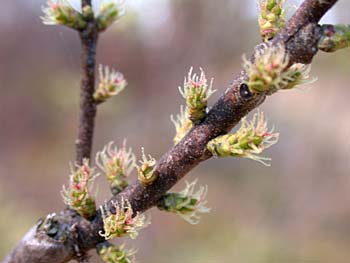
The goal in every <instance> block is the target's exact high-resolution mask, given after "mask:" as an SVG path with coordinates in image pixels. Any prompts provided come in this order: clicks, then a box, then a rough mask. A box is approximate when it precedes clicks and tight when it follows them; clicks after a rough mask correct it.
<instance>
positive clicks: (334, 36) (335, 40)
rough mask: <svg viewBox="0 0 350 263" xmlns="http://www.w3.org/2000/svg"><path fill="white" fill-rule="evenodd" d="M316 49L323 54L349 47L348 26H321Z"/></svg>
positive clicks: (349, 31)
mask: <svg viewBox="0 0 350 263" xmlns="http://www.w3.org/2000/svg"><path fill="white" fill-rule="evenodd" d="M318 47H319V49H320V50H322V51H324V52H335V51H337V50H339V49H343V48H347V47H350V25H322V37H321V39H320V41H319V42H318Z"/></svg>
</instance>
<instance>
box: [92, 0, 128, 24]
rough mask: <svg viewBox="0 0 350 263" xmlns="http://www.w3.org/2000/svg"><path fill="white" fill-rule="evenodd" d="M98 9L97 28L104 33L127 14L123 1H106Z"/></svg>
mask: <svg viewBox="0 0 350 263" xmlns="http://www.w3.org/2000/svg"><path fill="white" fill-rule="evenodd" d="M98 9H99V11H98V12H97V14H96V20H97V28H98V30H99V31H104V30H106V29H107V28H108V27H109V26H110V25H112V24H113V23H114V22H116V21H117V20H118V19H119V18H120V17H121V16H122V15H123V14H124V13H125V4H124V1H123V0H104V1H102V3H101V4H100V6H99V7H98Z"/></svg>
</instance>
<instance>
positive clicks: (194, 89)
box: [179, 68, 215, 123]
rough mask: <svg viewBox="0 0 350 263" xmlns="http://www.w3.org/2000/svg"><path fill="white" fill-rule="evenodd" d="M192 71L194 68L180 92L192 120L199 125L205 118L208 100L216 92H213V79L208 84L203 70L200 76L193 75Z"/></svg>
mask: <svg viewBox="0 0 350 263" xmlns="http://www.w3.org/2000/svg"><path fill="white" fill-rule="evenodd" d="M192 70H193V68H191V69H190V71H189V72H188V76H187V79H186V78H185V80H184V86H183V88H182V87H179V91H180V93H181V95H182V97H183V98H184V99H185V100H186V106H187V112H188V115H189V118H190V120H191V121H192V122H194V123H198V122H200V121H201V120H202V119H203V118H204V117H205V115H206V110H207V104H208V99H209V97H210V96H211V95H212V94H213V93H214V92H215V90H212V86H213V79H211V81H210V83H209V84H208V81H207V79H206V77H205V74H204V71H203V69H202V68H200V71H201V74H200V75H199V76H197V75H196V74H193V75H192Z"/></svg>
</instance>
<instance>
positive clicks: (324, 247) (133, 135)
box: [0, 0, 350, 263]
mask: <svg viewBox="0 0 350 263" xmlns="http://www.w3.org/2000/svg"><path fill="white" fill-rule="evenodd" d="M288 2H289V3H288V6H289V8H288V11H289V13H292V12H293V11H294V10H295V8H296V6H297V5H298V4H299V3H300V1H288ZM127 3H128V11H127V13H126V15H125V16H124V17H123V18H122V19H121V20H120V21H119V22H118V23H117V24H116V25H114V26H113V27H112V28H110V29H109V30H108V31H107V32H106V33H103V34H102V35H101V37H100V41H99V46H98V55H97V60H98V63H103V64H106V65H110V66H112V67H114V68H116V69H118V70H120V71H121V72H123V73H124V75H125V77H126V78H127V80H128V82H129V86H128V87H127V89H126V90H125V91H123V92H122V93H121V94H120V95H119V96H118V97H115V98H113V99H111V100H109V101H108V103H105V104H103V105H101V106H99V111H98V118H97V127H96V133H95V142H94V151H95V152H96V151H99V150H100V149H101V148H102V147H103V146H104V145H105V144H106V143H108V142H109V141H115V142H116V143H117V144H121V142H122V141H123V139H124V138H127V139H128V145H129V146H131V147H132V148H133V149H134V151H135V153H136V154H137V156H138V157H140V155H141V150H140V149H141V146H143V147H145V149H146V152H147V153H151V154H152V155H153V156H154V157H156V158H159V157H160V156H161V155H162V154H163V153H164V152H166V151H167V150H168V149H169V148H170V147H171V146H172V138H173V136H174V127H173V124H172V123H171V121H170V118H169V116H170V115H171V114H176V113H178V112H179V108H180V105H181V104H183V100H182V98H181V96H180V94H179V93H178V90H177V87H178V86H179V85H182V83H183V77H184V76H185V75H186V73H187V72H188V70H189V68H190V67H191V66H194V67H195V69H196V70H197V69H198V67H199V66H201V67H203V68H204V70H205V71H206V73H207V77H209V78H211V77H214V78H215V80H214V86H215V88H216V89H218V92H217V93H215V94H214V95H213V97H212V98H211V100H210V103H211V104H212V103H213V102H214V101H215V100H216V99H217V98H218V96H219V95H220V94H221V93H222V92H223V91H224V90H225V89H226V87H227V86H228V84H229V83H230V81H231V80H232V79H233V77H234V76H235V75H236V74H237V73H238V72H239V70H240V67H241V62H242V59H241V56H242V54H243V53H248V54H249V52H251V50H252V48H253V47H254V45H255V44H257V43H259V41H260V38H259V34H258V26H257V11H256V3H255V0H252V1H238V0H236V1H235V0H220V1H210V0H172V1H168V0H147V1H142V0H127ZM42 5H44V1H42V0H40V1H39V0H37V1H34V0H32V1H28V0H14V1H2V3H1V9H0V91H1V98H0V101H1V106H0V109H1V110H0V127H1V132H0V206H1V209H0V236H1V242H0V259H2V258H3V257H4V256H5V255H6V254H7V253H9V251H10V250H11V248H13V246H14V245H15V244H16V243H17V242H18V241H19V240H20V238H21V237H22V235H23V234H24V233H25V232H26V231H27V230H28V229H29V228H30V227H31V226H32V225H33V224H34V223H35V222H36V221H37V220H38V219H39V218H40V217H42V216H44V215H46V214H47V213H50V212H54V211H59V210H61V209H63V208H64V205H63V202H62V199H61V196H60V191H61V188H62V185H63V184H66V183H67V182H68V174H69V165H68V164H69V162H70V161H72V160H74V157H75V153H74V141H75V138H76V134H77V116H78V94H79V52H80V43H79V39H78V36H77V34H76V32H74V31H73V30H70V29H66V28H64V27H61V26H45V25H43V24H42V23H41V20H40V16H41V15H42V12H41V6H42ZM349 8H350V2H349V1H345V0H341V1H339V3H338V4H337V5H336V7H335V8H334V9H333V10H332V11H331V12H330V13H329V14H328V15H327V17H326V18H325V19H324V20H323V22H334V23H341V22H342V23H350V20H349V15H348V12H349V10H350V9H349ZM349 58H350V49H348V50H344V51H339V52H337V53H335V54H322V53H319V55H317V57H316V58H315V60H314V63H313V69H312V75H313V76H317V77H318V81H317V82H316V83H314V84H312V85H306V86H303V87H301V88H298V89H296V90H292V91H288V92H280V93H278V94H275V95H274V96H272V97H269V98H268V99H267V100H266V102H265V103H264V104H263V105H262V106H261V109H263V110H264V111H265V112H266V115H267V116H268V118H269V120H270V123H271V125H272V124H273V125H275V127H276V130H278V131H280V133H281V136H280V142H279V143H278V144H277V145H275V146H274V147H272V148H271V149H269V150H268V151H267V152H265V153H264V154H265V156H269V157H272V159H273V160H272V166H271V167H265V166H263V165H261V164H259V163H257V162H254V161H251V160H247V159H221V160H219V159H211V160H209V161H207V162H205V163H203V164H202V165H200V166H199V167H197V168H196V169H194V170H193V171H192V172H191V173H190V174H189V175H188V176H187V177H186V180H190V181H191V180H194V179H195V178H197V177H198V178H199V183H200V184H207V185H208V186H209V194H208V200H209V206H210V207H212V212H211V213H210V214H205V215H204V216H203V217H202V220H201V223H200V224H199V225H197V226H192V225H189V224H188V223H186V222H185V221H183V220H182V219H181V218H180V217H178V216H175V215H173V214H167V213H161V212H159V211H157V209H152V210H150V211H149V212H148V214H151V215H152V224H151V226H149V227H148V228H147V229H145V230H143V231H142V232H141V234H140V236H139V238H138V239H137V240H136V241H130V240H125V241H126V243H127V244H128V247H135V248H138V250H139V251H138V254H137V258H138V261H139V262H145V263H148V262H149V263H151V262H152V263H154V262H157V263H163V262H169V263H202V262H205V263H206V262H208V263H224V262H238V263H299V262H300V263H304V262H315V263H316V262H320V263H321V262H322V263H328V262H334V263H346V262H349V259H350V250H349V244H350V165H349V161H350V158H349V157H350V140H349V136H350V118H349V117H350V107H349V104H348V100H349V98H350V88H349V83H350V59H349ZM98 185H99V195H98V202H99V204H101V203H102V202H103V201H104V200H105V199H107V198H109V191H108V187H107V185H106V182H105V180H104V178H102V177H100V178H98ZM184 185H185V184H184V180H183V181H181V182H180V183H179V184H178V185H177V186H176V188H175V189H176V190H179V189H182V188H183V187H184ZM115 242H116V243H118V242H121V240H115ZM91 254H94V253H91ZM92 262H100V261H99V259H98V258H97V257H93V260H92Z"/></svg>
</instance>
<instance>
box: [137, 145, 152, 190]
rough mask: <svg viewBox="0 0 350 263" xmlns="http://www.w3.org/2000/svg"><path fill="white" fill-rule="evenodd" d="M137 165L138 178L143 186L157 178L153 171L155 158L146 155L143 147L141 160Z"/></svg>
mask: <svg viewBox="0 0 350 263" xmlns="http://www.w3.org/2000/svg"><path fill="white" fill-rule="evenodd" d="M140 164H141V165H139V166H137V172H138V179H139V181H140V182H141V184H142V185H143V186H147V185H151V184H152V183H153V182H154V180H156V179H157V174H156V173H155V172H154V169H155V165H156V159H154V158H153V157H152V156H151V155H148V157H147V156H146V154H145V149H144V148H142V160H141V161H140Z"/></svg>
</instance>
